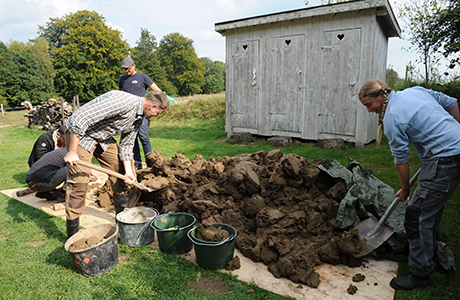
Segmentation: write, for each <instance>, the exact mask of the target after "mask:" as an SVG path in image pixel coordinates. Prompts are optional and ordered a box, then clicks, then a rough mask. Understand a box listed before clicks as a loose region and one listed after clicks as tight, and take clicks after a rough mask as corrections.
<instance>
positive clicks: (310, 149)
mask: <svg viewBox="0 0 460 300" xmlns="http://www.w3.org/2000/svg"><path fill="white" fill-rule="evenodd" d="M223 99H224V95H223V94H219V95H216V96H195V97H187V98H178V99H176V100H178V101H179V104H177V105H172V107H171V110H170V111H169V112H166V113H165V114H164V115H162V116H161V117H159V118H156V119H153V120H152V122H151V130H150V138H151V141H152V146H153V149H154V150H161V151H162V153H163V155H165V156H172V155H174V154H176V153H181V154H184V155H185V156H187V157H188V158H189V159H193V158H194V157H195V155H197V154H201V155H203V157H204V158H205V159H209V158H210V157H218V156H233V155H236V154H240V153H253V152H256V151H260V150H267V151H269V150H272V149H275V148H274V147H272V146H270V145H269V144H268V143H267V141H266V139H265V138H260V137H255V138H254V139H253V142H252V143H250V144H246V145H242V144H230V143H228V142H223V141H222V140H224V139H225V138H226V137H227V135H226V133H225V130H224V105H223V103H224V100H223ZM23 115H24V111H15V112H6V113H5V116H4V117H0V189H2V190H4V189H12V188H18V187H24V186H25V185H26V184H25V175H26V172H27V170H28V165H27V159H28V156H29V154H30V150H31V148H32V145H33V143H34V142H35V140H36V139H37V138H38V136H39V135H40V134H42V133H43V132H41V131H37V130H34V129H30V128H26V126H27V119H26V118H24V117H23ZM282 150H283V152H284V153H296V154H298V155H301V156H303V157H305V158H307V159H308V160H313V159H316V158H328V159H330V160H331V161H332V160H337V161H338V162H340V163H341V164H342V165H344V166H347V164H348V161H349V159H350V158H353V159H354V160H356V161H358V162H359V163H361V164H362V165H363V166H364V167H366V168H369V169H372V170H373V173H374V175H375V176H376V177H378V178H379V179H381V180H382V181H383V182H385V183H387V184H389V185H390V186H391V187H393V188H394V189H395V190H396V189H399V186H400V183H399V178H398V175H397V172H396V170H395V167H394V164H393V158H392V156H391V153H390V150H389V146H388V145H387V144H386V143H385V140H384V141H383V142H382V144H381V145H375V144H373V143H372V144H370V145H366V146H365V147H364V148H361V149H358V148H355V147H354V145H353V144H345V147H344V148H343V149H340V150H325V149H320V148H319V147H318V146H317V144H316V143H315V142H311V141H295V143H294V144H293V145H291V146H290V147H288V148H283V149H282ZM420 164H421V159H420V158H419V157H418V156H417V155H416V153H415V151H411V157H410V166H411V173H412V174H414V173H415V171H416V170H417V169H418V168H419V166H420ZM413 189H414V188H412V190H413ZM459 191H460V190H458V189H457V191H456V193H455V194H454V196H453V197H452V198H451V200H450V201H449V203H448V204H447V206H446V209H445V213H444V217H443V220H442V223H441V226H440V229H439V239H440V240H442V241H444V242H446V243H447V244H448V245H449V246H450V247H451V248H452V249H453V251H454V253H455V256H456V258H457V259H458V258H459V257H460V243H459V240H460V228H459V222H460V219H459V218H458V216H459V212H460V195H459V193H458V192H459ZM65 241H66V233H65V221H64V220H62V219H60V218H56V217H52V216H49V215H47V214H46V213H44V212H42V211H40V210H37V209H35V208H32V207H29V206H27V205H24V204H23V203H21V202H19V201H16V200H14V199H11V198H9V197H7V196H5V195H3V194H1V195H0V270H1V271H0V282H1V284H0V299H284V298H283V297H280V296H278V295H275V294H273V293H270V292H267V291H265V290H262V289H259V288H258V287H257V286H255V285H254V284H251V285H249V286H248V284H247V283H246V282H240V281H238V280H237V279H236V278H235V277H233V276H231V275H229V274H224V273H222V272H218V271H208V270H204V269H201V268H199V267H197V266H196V265H195V264H193V263H191V262H189V261H187V260H185V259H183V258H182V257H180V256H173V255H166V254H163V253H161V252H160V251H157V250H152V249H151V248H150V247H147V246H144V247H139V248H130V247H127V246H125V245H122V244H120V245H119V254H120V261H121V262H120V263H119V264H118V265H117V266H116V267H115V268H114V269H112V270H111V271H110V272H109V273H107V274H105V275H104V276H99V277H95V278H89V277H85V276H82V275H80V274H79V273H78V272H77V269H76V266H75V264H74V262H73V261H72V259H71V256H70V254H68V253H67V252H66V251H65V249H64V243H65ZM407 272H408V267H407V263H401V267H400V270H399V274H400V275H401V274H406V273H407ZM205 277H212V278H214V279H215V280H218V281H219V282H222V283H224V284H226V285H227V286H229V287H230V291H231V292H229V293H227V294H225V295H219V294H214V295H210V294H204V293H201V294H195V293H194V292H193V289H192V288H191V287H190V286H189V284H190V283H191V282H195V281H196V280H197V279H200V278H205ZM458 278H459V277H458V276H457V274H454V275H451V276H445V275H441V274H438V273H435V274H434V275H433V285H432V286H431V287H430V288H428V289H423V290H418V291H411V292H399V291H398V292H396V294H395V299H398V300H399V299H427V300H428V299H430V300H431V299H460V284H459V283H460V280H459V279H458ZM248 288H252V289H253V290H254V292H253V293H246V290H247V289H248Z"/></svg>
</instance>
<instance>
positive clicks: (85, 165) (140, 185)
mask: <svg viewBox="0 0 460 300" xmlns="http://www.w3.org/2000/svg"><path fill="white" fill-rule="evenodd" d="M78 163H79V164H80V165H82V166H83V167H87V168H90V169H93V170H96V171H99V172H102V173H105V174H107V175H112V176H115V177H117V178H120V179H122V180H125V181H126V180H127V179H129V178H128V177H126V176H125V175H122V174H120V173H118V172H115V171H112V170H109V169H106V168H102V167H99V166H96V165H93V164H91V163H87V162H86V161H82V160H80V161H79V162H78ZM133 185H134V186H135V187H137V188H138V189H141V190H143V191H145V190H147V191H149V192H151V190H150V189H149V188H147V187H146V186H144V185H142V184H140V183H139V182H137V181H136V180H134V182H133Z"/></svg>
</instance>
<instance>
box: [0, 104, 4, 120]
mask: <svg viewBox="0 0 460 300" xmlns="http://www.w3.org/2000/svg"><path fill="white" fill-rule="evenodd" d="M1 106H2V117H3V116H4V113H3V103H1Z"/></svg>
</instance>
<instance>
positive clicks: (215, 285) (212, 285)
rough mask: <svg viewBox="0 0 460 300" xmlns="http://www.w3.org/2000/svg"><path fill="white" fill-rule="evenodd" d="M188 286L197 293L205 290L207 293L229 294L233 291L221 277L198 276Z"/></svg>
mask: <svg viewBox="0 0 460 300" xmlns="http://www.w3.org/2000/svg"><path fill="white" fill-rule="evenodd" d="M188 286H189V287H190V288H192V289H193V291H194V293H195V294H199V293H201V292H203V293H205V294H218V295H227V294H229V293H231V292H232V288H231V286H229V285H228V284H226V283H225V282H224V281H223V280H222V279H221V278H219V277H202V278H200V279H198V278H196V279H195V281H193V282H189V283H188Z"/></svg>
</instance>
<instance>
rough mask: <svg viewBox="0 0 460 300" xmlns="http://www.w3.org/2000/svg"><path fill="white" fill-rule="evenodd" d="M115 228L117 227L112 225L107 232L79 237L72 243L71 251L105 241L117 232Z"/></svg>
mask: <svg viewBox="0 0 460 300" xmlns="http://www.w3.org/2000/svg"><path fill="white" fill-rule="evenodd" d="M115 230H116V229H115V227H111V228H110V229H109V230H108V231H107V232H103V231H100V232H98V233H97V234H94V235H91V236H88V237H83V238H81V239H78V240H76V241H74V242H73V243H72V244H70V246H69V252H74V251H78V250H83V249H87V248H90V247H93V246H96V245H98V244H100V243H101V242H103V241H104V240H105V239H107V238H109V237H111V236H112V235H113V234H114V233H115Z"/></svg>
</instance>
